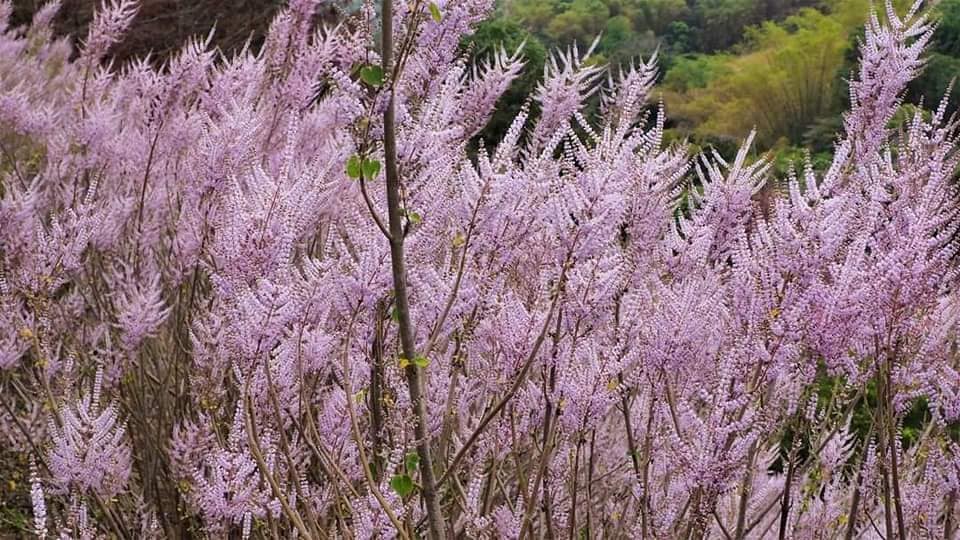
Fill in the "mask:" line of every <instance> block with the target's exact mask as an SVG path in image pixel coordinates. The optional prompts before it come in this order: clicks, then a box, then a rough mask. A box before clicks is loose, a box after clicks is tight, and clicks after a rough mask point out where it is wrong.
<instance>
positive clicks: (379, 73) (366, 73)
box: [360, 65, 383, 88]
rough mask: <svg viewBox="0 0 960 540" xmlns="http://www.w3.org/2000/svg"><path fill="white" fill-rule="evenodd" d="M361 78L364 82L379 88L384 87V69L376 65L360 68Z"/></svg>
mask: <svg viewBox="0 0 960 540" xmlns="http://www.w3.org/2000/svg"><path fill="white" fill-rule="evenodd" d="M360 78H361V79H363V82H365V83H367V84H369V85H370V86H372V87H374V88H377V87H379V86H381V85H383V68H382V67H380V66H375V65H369V66H363V67H362V68H360Z"/></svg>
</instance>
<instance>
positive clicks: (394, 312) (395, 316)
mask: <svg viewBox="0 0 960 540" xmlns="http://www.w3.org/2000/svg"><path fill="white" fill-rule="evenodd" d="M390 320H391V321H393V322H395V323H398V322H400V313H399V312H398V311H397V310H395V309H391V310H390Z"/></svg>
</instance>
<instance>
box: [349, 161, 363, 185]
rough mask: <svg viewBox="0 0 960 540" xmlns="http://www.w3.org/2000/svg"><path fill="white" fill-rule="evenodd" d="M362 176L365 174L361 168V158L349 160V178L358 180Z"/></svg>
mask: <svg viewBox="0 0 960 540" xmlns="http://www.w3.org/2000/svg"><path fill="white" fill-rule="evenodd" d="M361 174H363V168H362V167H361V166H360V156H357V155H353V156H350V159H348V160H347V176H349V177H350V178H353V179H354V180H356V179H358V178H360V175H361Z"/></svg>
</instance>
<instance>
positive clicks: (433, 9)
mask: <svg viewBox="0 0 960 540" xmlns="http://www.w3.org/2000/svg"><path fill="white" fill-rule="evenodd" d="M430 16H431V17H433V20H434V21H436V22H440V19H442V18H443V16H442V15H440V7H439V6H437V4H436V3H435V2H430Z"/></svg>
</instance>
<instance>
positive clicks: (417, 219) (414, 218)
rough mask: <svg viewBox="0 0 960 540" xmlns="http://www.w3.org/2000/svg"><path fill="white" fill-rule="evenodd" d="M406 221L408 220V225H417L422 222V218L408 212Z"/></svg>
mask: <svg viewBox="0 0 960 540" xmlns="http://www.w3.org/2000/svg"><path fill="white" fill-rule="evenodd" d="M407 219H409V220H410V223H413V224H414V225H419V224H420V222H421V221H423V218H422V217H421V216H420V214H418V213H416V212H409V211H408V212H407Z"/></svg>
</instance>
